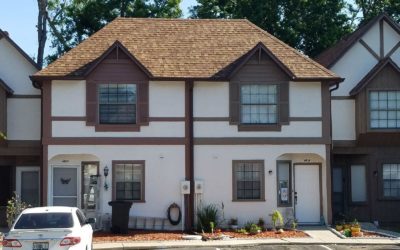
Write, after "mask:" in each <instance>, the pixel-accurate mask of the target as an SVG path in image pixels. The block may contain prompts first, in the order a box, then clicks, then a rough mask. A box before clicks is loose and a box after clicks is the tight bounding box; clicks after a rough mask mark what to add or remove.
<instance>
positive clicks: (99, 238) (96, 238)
mask: <svg viewBox="0 0 400 250" xmlns="http://www.w3.org/2000/svg"><path fill="white" fill-rule="evenodd" d="M221 234H223V235H226V236H228V237H230V238H236V239H261V238H278V239H280V238H304V237H309V236H308V235H307V234H306V233H304V232H302V231H284V232H283V233H280V234H278V233H276V232H273V231H265V232H261V233H258V234H255V235H251V234H243V233H237V232H232V231H223V232H221V233H220V234H214V235H211V234H204V236H206V237H210V238H214V237H216V236H218V235H221ZM182 235H183V233H182V232H181V231H149V230H145V231H144V230H132V231H129V234H112V233H109V232H95V233H94V234H93V242H94V243H99V242H127V241H171V240H175V241H176V240H183V239H182Z"/></svg>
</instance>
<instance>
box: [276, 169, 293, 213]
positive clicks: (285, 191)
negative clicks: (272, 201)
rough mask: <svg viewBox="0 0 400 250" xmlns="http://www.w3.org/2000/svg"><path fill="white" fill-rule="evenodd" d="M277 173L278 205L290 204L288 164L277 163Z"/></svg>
mask: <svg viewBox="0 0 400 250" xmlns="http://www.w3.org/2000/svg"><path fill="white" fill-rule="evenodd" d="M277 167H278V169H277V172H278V190H277V191H278V194H277V195H278V205H289V204H291V198H290V190H289V188H290V180H291V178H290V163H288V162H279V163H278V164H277Z"/></svg>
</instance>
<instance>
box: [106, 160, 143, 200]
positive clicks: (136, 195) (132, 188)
mask: <svg viewBox="0 0 400 250" xmlns="http://www.w3.org/2000/svg"><path fill="white" fill-rule="evenodd" d="M113 168H114V172H113V173H114V176H113V181H114V187H115V199H116V200H131V201H144V162H135V161H132V162H129V161H128V162H116V163H114V164H113Z"/></svg>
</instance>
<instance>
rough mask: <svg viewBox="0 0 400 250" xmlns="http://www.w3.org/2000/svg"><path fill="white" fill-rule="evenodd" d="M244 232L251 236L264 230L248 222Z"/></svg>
mask: <svg viewBox="0 0 400 250" xmlns="http://www.w3.org/2000/svg"><path fill="white" fill-rule="evenodd" d="M244 230H246V232H248V233H250V234H257V233H259V232H260V231H261V230H262V228H261V227H259V226H258V225H257V224H256V223H253V222H247V223H246V224H245V225H244Z"/></svg>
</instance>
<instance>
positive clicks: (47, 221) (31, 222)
mask: <svg viewBox="0 0 400 250" xmlns="http://www.w3.org/2000/svg"><path fill="white" fill-rule="evenodd" d="M73 225H74V223H73V220H72V215H71V213H31V214H23V215H21V217H20V218H19V220H18V221H17V223H16V224H15V226H14V229H44V228H70V227H73Z"/></svg>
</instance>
